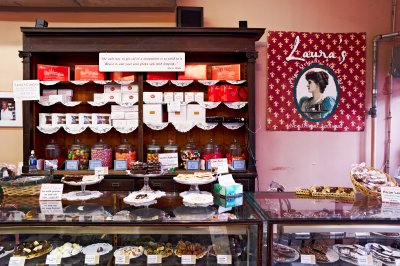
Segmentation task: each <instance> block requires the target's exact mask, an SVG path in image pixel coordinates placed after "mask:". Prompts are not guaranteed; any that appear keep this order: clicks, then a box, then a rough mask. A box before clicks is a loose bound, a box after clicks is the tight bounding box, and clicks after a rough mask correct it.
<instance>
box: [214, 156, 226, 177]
mask: <svg viewBox="0 0 400 266" xmlns="http://www.w3.org/2000/svg"><path fill="white" fill-rule="evenodd" d="M211 168H217V174H225V173H228V172H229V170H228V159H226V158H220V159H211Z"/></svg>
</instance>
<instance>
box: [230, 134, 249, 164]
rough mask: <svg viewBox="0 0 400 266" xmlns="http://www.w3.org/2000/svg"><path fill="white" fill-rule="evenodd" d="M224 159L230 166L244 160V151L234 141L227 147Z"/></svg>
mask: <svg viewBox="0 0 400 266" xmlns="http://www.w3.org/2000/svg"><path fill="white" fill-rule="evenodd" d="M226 158H227V159H228V164H229V165H232V161H236V160H237V161H241V160H246V156H245V154H244V150H243V148H242V146H241V145H240V144H239V142H237V140H236V139H234V140H233V142H232V143H231V144H230V145H229V146H228V149H227V153H226Z"/></svg>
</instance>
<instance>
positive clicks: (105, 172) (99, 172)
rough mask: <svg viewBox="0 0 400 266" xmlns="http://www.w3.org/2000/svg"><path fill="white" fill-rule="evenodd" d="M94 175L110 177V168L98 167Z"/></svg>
mask: <svg viewBox="0 0 400 266" xmlns="http://www.w3.org/2000/svg"><path fill="white" fill-rule="evenodd" d="M94 174H95V175H97V176H99V175H103V176H104V175H108V167H96V168H94Z"/></svg>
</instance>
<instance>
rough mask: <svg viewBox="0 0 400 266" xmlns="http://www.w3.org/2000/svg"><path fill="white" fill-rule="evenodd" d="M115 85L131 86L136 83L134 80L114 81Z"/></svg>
mask: <svg viewBox="0 0 400 266" xmlns="http://www.w3.org/2000/svg"><path fill="white" fill-rule="evenodd" d="M114 81H115V83H118V84H119V85H129V84H133V83H135V81H134V80H114Z"/></svg>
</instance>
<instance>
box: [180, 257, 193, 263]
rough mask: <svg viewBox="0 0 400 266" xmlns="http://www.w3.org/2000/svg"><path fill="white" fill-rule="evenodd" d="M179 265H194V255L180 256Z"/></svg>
mask: <svg viewBox="0 0 400 266" xmlns="http://www.w3.org/2000/svg"><path fill="white" fill-rule="evenodd" d="M181 264H196V255H182V259H181Z"/></svg>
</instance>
